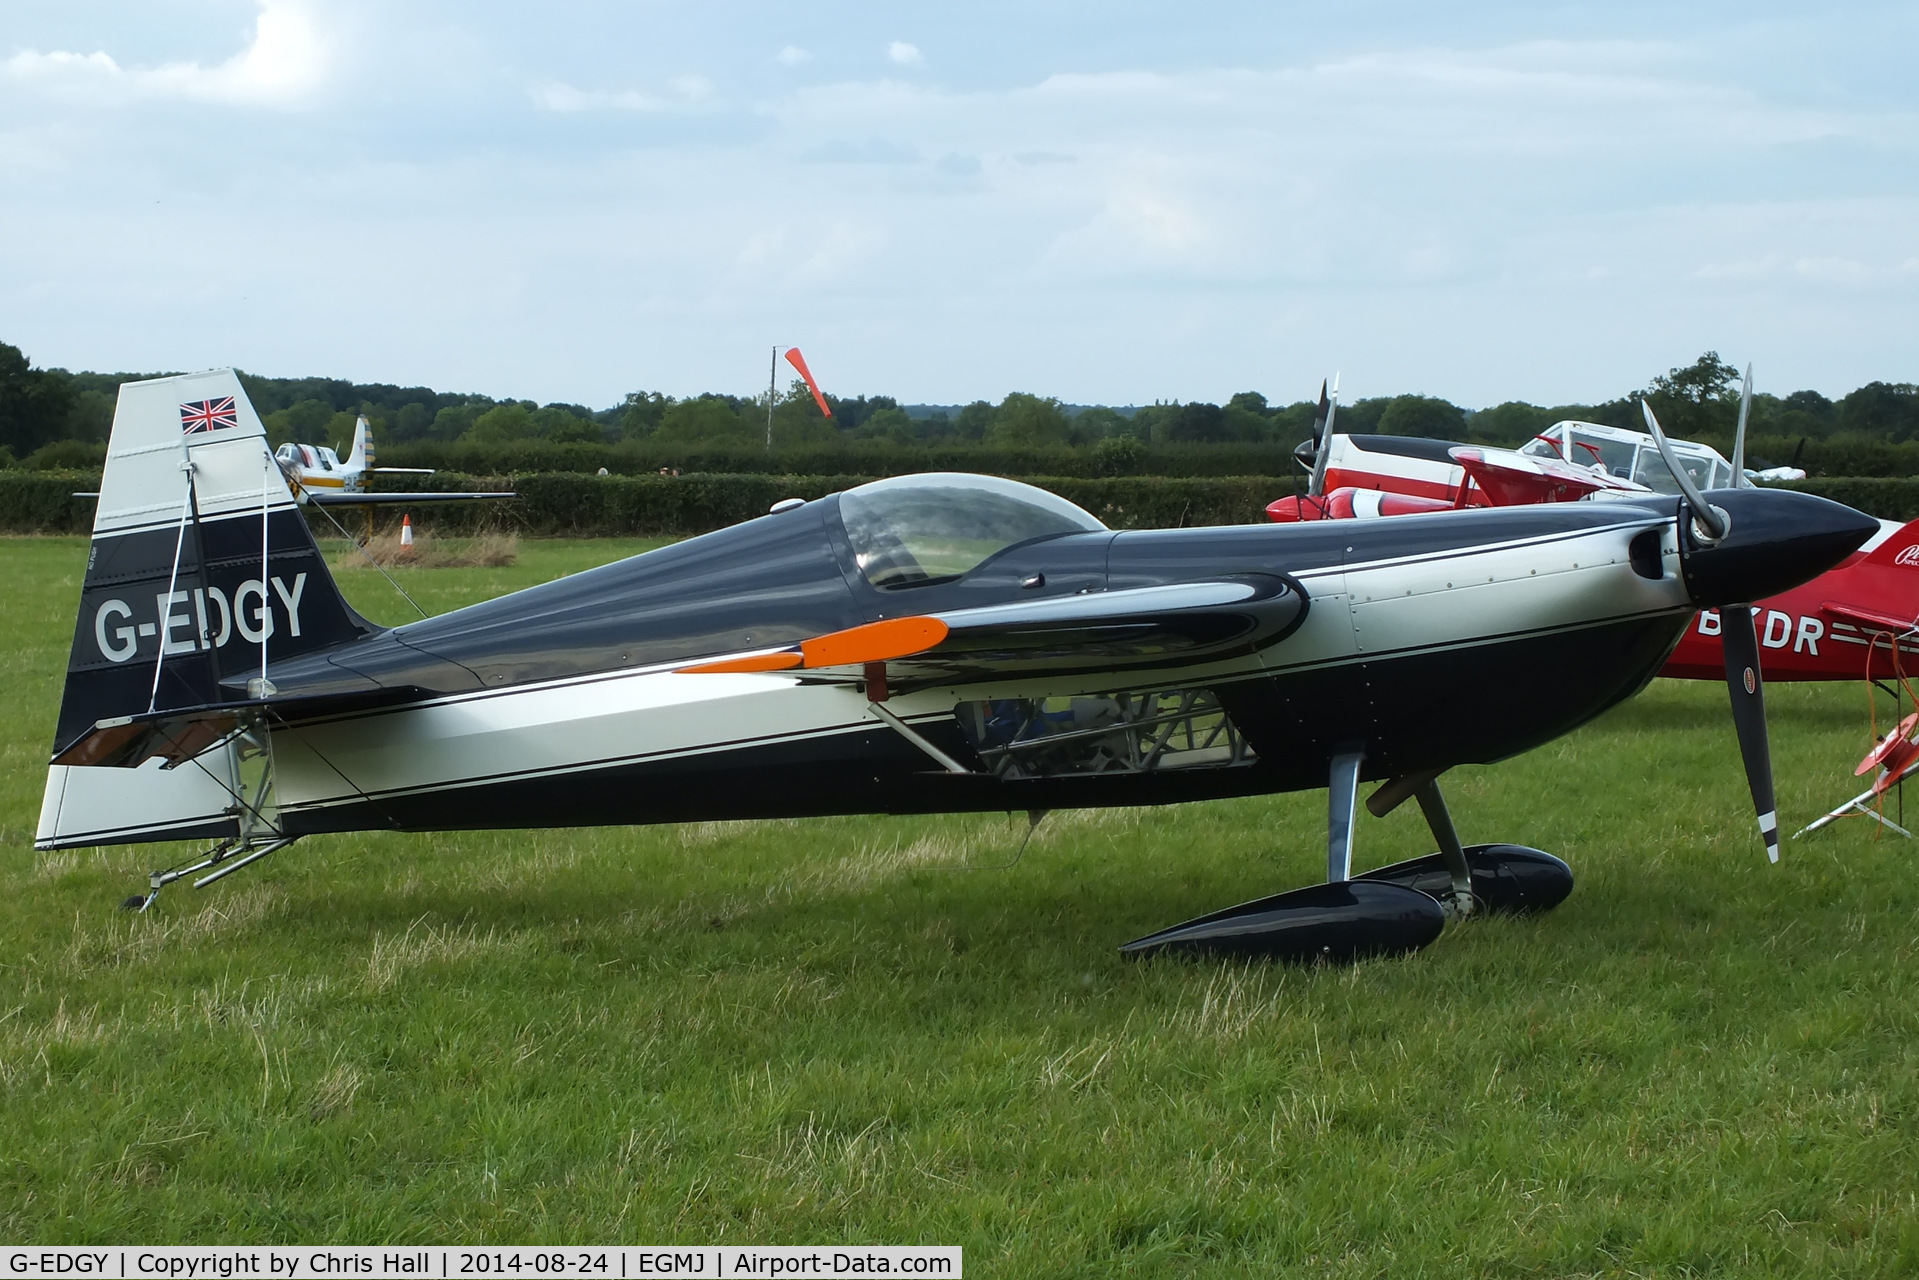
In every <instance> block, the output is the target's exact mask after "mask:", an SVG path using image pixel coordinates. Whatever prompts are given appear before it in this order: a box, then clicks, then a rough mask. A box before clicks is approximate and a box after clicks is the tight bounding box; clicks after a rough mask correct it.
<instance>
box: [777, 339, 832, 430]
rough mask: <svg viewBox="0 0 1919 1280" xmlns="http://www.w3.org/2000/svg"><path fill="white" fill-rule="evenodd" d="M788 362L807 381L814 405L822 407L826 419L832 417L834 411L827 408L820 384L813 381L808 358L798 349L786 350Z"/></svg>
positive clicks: (821, 410) (790, 348) (789, 348)
mask: <svg viewBox="0 0 1919 1280" xmlns="http://www.w3.org/2000/svg"><path fill="white" fill-rule="evenodd" d="M786 362H787V363H788V364H790V365H792V366H793V367H794V368H795V369H798V370H799V371H800V377H802V378H805V379H806V385H807V388H808V389H809V390H811V391H812V393H813V403H814V404H817V405H818V406H819V407H820V412H821V413H822V414H824V415H825V416H826V417H829V418H830V417H832V416H833V411H832V410H831V409H829V408H827V407H826V397H825V396H824V395H822V394H821V393H820V384H819V383H817V382H815V381H813V371H812V370H811V369H808V368H807V367H806V357H805V356H803V355H801V354H800V349H799V348H798V347H788V348H787V349H786Z"/></svg>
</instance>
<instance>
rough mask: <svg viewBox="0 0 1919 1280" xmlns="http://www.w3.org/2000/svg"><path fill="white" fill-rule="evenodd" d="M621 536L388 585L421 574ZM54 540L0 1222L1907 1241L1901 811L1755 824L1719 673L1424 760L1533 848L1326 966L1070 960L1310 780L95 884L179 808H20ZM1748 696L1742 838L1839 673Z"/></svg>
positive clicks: (1491, 1241) (15, 892) (1166, 906)
mask: <svg viewBox="0 0 1919 1280" xmlns="http://www.w3.org/2000/svg"><path fill="white" fill-rule="evenodd" d="M631 549H633V547H632V545H621V544H615V543H610V542H582V543H564V542H553V543H543V542H525V543H523V544H522V547H521V553H522V554H521V560H520V563H519V564H517V565H516V566H514V567H512V568H507V569H478V570H409V571H403V573H404V574H405V575H406V576H405V577H404V579H403V580H404V581H405V582H406V583H407V586H408V589H409V590H410V591H412V592H413V593H414V594H415V595H416V596H418V597H419V598H420V600H421V602H422V603H423V604H425V605H426V606H427V607H428V608H429V609H443V608H449V607H452V606H454V605H456V604H459V603H463V602H467V601H471V600H477V599H481V598H484V597H486V596H489V595H492V594H496V593H498V592H501V591H504V590H508V589H511V588H514V587H518V586H523V585H526V584H528V583H531V582H535V581H539V580H542V579H545V578H549V577H553V576H556V575H558V574H560V573H563V572H568V571H572V570H576V569H579V568H584V567H586V566H588V565H591V564H595V563H599V562H602V561H604V560H606V559H610V558H612V557H613V556H614V555H616V554H622V553H624V552H626V551H628V550H631ZM84 557H85V549H84V542H83V541H82V540H79V539H13V540H4V541H0V573H3V574H4V577H3V578H0V581H3V582H4V584H5V600H6V610H5V613H4V616H3V617H0V639H3V642H4V655H5V656H4V661H5V663H6V674H7V679H6V680H5V682H4V684H0V749H4V751H5V753H6V756H5V759H6V768H5V771H4V776H3V778H0V786H4V793H3V795H0V799H3V801H4V807H3V808H0V829H3V830H4V837H5V838H4V852H3V853H0V885H3V886H4V893H0V921H4V923H3V924H0V939H3V940H4V941H3V945H0V1240H7V1241H19V1242H52V1241H117V1242H127V1243H136V1242H139V1243H162V1242H173V1241H179V1242H238V1241H268V1240H271V1241H278V1242H288V1243H292V1242H313V1243H319V1242H327V1241H341V1242H356V1243H377V1242H389V1241H391V1242H402V1241H414V1240H435V1241H437V1240H458V1241H500V1242H512V1241H538V1242H552V1243H590V1242H611V1241H615V1240H622V1241H637V1242H646V1243H655V1242H685V1243H714V1242H742V1243H744V1242H759V1243H798V1242H892V1243H913V1242H923V1243H957V1244H961V1245H964V1246H965V1247H966V1250H967V1255H966V1261H967V1264H968V1267H969V1274H971V1275H975V1276H1021V1277H1025V1276H1031V1277H1041V1276H1059V1275H1118V1274H1121V1273H1125V1274H1128V1275H1146V1276H1157V1275H1166V1276H1175V1275H1177V1276H1187V1275H1197V1276H1218V1277H1226V1276H1235V1277H1236V1276H1245V1275H1253V1274H1298V1275H1310V1276H1373V1275H1390V1276H1402V1275H1428V1276H1450V1275H1460V1274H1492V1275H1551V1276H1558V1275H1583V1274H1594V1275H1633V1276H1645V1275H1694V1274H1708V1273H1725V1274H1740V1275H1751V1274H1777V1275H1805V1274H1814V1273H1816V1274H1832V1275H1860V1276H1865V1275H1873V1276H1882V1275H1883V1276H1894V1275H1912V1274H1914V1273H1915V1272H1916V1271H1919V1198H1916V1197H1919V1146H1916V1145H1915V1141H1914V1136H1915V1124H1916V1123H1919V990H1915V978H1916V977H1919V974H1915V968H1914V949H1915V938H1916V937H1919V877H1915V875H1914V874H1913V867H1914V859H1915V853H1916V852H1919V850H1915V848H1914V846H1913V845H1911V844H1909V843H1907V842H1906V841H1903V840H1898V839H1896V838H1887V839H1883V840H1877V839H1875V838H1874V834H1873V831H1872V830H1871V828H1870V826H1869V825H1868V824H1866V823H1864V822H1862V821H1853V822H1847V823H1842V824H1840V826H1839V827H1838V828H1837V829H1835V830H1832V831H1828V832H1824V833H1821V834H1819V835H1817V836H1814V837H1810V838H1808V839H1807V840H1803V841H1797V842H1788V843H1787V844H1786V846H1785V854H1784V858H1783V861H1782V862H1781V864H1780V865H1779V866H1777V867H1771V866H1768V865H1767V863H1766V861H1765V857H1764V854H1763V852H1762V851H1761V849H1760V846H1759V841H1758V838H1757V835H1756V833H1755V832H1754V829H1753V823H1752V817H1751V813H1750V809H1749V807H1748V801H1747V798H1746V794H1745V787H1744V781H1743V777H1742V775H1741V773H1740V769H1739V764H1738V754H1737V749H1736V747H1735V745H1734V741H1733V736H1732V730H1731V726H1730V723H1729V720H1728V716H1727V712H1726V695H1725V693H1724V691H1723V690H1722V689H1720V688H1718V687H1717V686H1713V685H1685V684H1678V683H1674V682H1669V681H1661V682H1657V683H1655V685H1654V686H1653V687H1652V689H1651V690H1649V691H1648V692H1647V693H1646V694H1645V695H1643V696H1641V697H1640V698H1639V699H1637V700H1636V701H1634V702H1632V703H1630V704H1628V705H1627V706H1625V707H1623V708H1621V709H1619V710H1617V711H1615V712H1614V713H1613V714H1611V715H1609V716H1608V717H1606V718H1605V719H1603V720H1601V721H1600V722H1598V723H1596V724H1594V725H1591V726H1589V727H1587V728H1586V729H1584V730H1582V731H1581V732H1579V733H1576V734H1574V735H1572V736H1570V737H1568V738H1565V739H1563V740H1561V741H1560V742H1558V743H1555V744H1553V745H1551V746H1549V747H1547V748H1545V749H1542V750H1540V751H1537V752H1534V753H1532V754H1531V755H1528V756H1525V757H1523V758H1521V759H1518V760H1514V761H1509V762H1507V763H1505V764H1503V765H1500V766H1497V767H1494V768H1488V769H1469V770H1461V771H1459V772H1457V773H1456V774H1454V775H1451V776H1449V779H1448V791H1449V796H1450V798H1451V800H1452V802H1453V808H1454V812H1455V816H1456V818H1457V819H1458V821H1459V824H1460V827H1461V831H1462V834H1463V835H1464V836H1465V838H1466V839H1468V840H1474V841H1480V840H1494V839H1499V840H1513V841H1517V842H1520V843H1525V844H1531V845H1536V846H1538V847H1540V848H1544V849H1547V850H1551V851H1553V852H1555V853H1558V854H1560V855H1561V856H1563V857H1565V858H1566V859H1567V860H1568V861H1569V862H1570V863H1571V864H1572V865H1573V868H1574V870H1575V872H1576V874H1577V875H1578V877H1579V885H1578V888H1577V889H1576V890H1575V891H1574V894H1573V897H1572V898H1571V899H1570V900H1569V901H1568V902H1567V903H1566V904H1565V905H1564V906H1563V907H1561V908H1560V909H1559V910H1558V911H1556V912H1554V913H1552V914H1551V915H1549V916H1547V917H1544V918H1540V919H1528V920H1515V919H1482V920H1473V921H1469V922H1467V923H1466V924H1464V925H1463V926H1458V927H1454V928H1449V929H1448V931H1447V933H1446V935H1445V936H1443V937H1442V938H1441V939H1440V940H1439V941H1438V942H1437V943H1435V944H1434V945H1433V946H1432V947H1431V948H1429V949H1428V950H1427V951H1426V952H1424V953H1423V954H1421V955H1419V956H1417V957H1414V958H1412V959H1408V960H1398V961H1383V962H1374V963H1368V964H1363V965H1360V966H1358V967H1355V968H1350V969H1328V970H1312V969H1291V968H1280V967H1271V966H1263V965H1251V966H1236V965H1226V964H1214V963H1190V962H1179V961H1155V962H1150V963H1145V964H1140V963H1127V962H1122V961H1121V960H1120V959H1119V957H1118V956H1117V955H1116V953H1115V951H1114V948H1115V946H1116V944H1118V943H1120V942H1122V941H1125V940H1126V939H1128V938H1132V937H1135V936H1137V935H1140V934H1143V933H1146V932H1149V931H1151V930H1153V929H1156V928H1158V927H1160V926H1163V925H1167V924H1171V923H1174V922H1175V921H1178V920H1181V919H1184V918H1186V917H1188V916H1191V915H1194V914H1197V913H1199V912H1202V911H1205V910H1210V909H1213V908H1216V907H1221V906H1225V905H1227V904H1230V903H1233V902H1237V901H1240V900H1243V899H1245V898H1249V897H1253V896H1256V895H1259V894H1263V893H1267V892H1272V891H1276V890H1278V889H1281V888H1291V887H1295V886H1297V885H1301V884H1305V883H1309V882H1310V881H1312V880H1313V879H1314V878H1315V876H1316V874H1320V873H1321V869H1322V868H1323V865H1324V862H1323V856H1324V855H1323V852H1322V850H1321V848H1320V842H1321V840H1322V839H1323V836H1322V831H1323V827H1324V796H1323V793H1312V794H1307V795H1300V796H1281V797H1273V798H1268V799H1251V800H1240V801H1231V802H1219V803H1210V804H1202V805H1191V806H1185V807H1180V808H1174V809H1166V810H1144V811H1130V812H1092V813H1083V814H1055V815H1053V816H1052V817H1051V818H1049V819H1048V820H1047V821H1046V823H1045V824H1044V825H1043V826H1042V827H1041V828H1040V829H1039V832H1038V834H1037V836H1036V837H1035V838H1034V839H1033V841H1032V843H1031V845H1030V846H1029V847H1028V848H1027V849H1026V851H1025V853H1024V856H1023V857H1021V858H1020V859H1019V860H1018V861H1017V862H1015V861H1014V855H1015V853H1016V851H1017V849H1018V847H1019V836H1020V834H1021V832H1022V831H1023V829H1024V818H1023V817H1021V818H1019V819H1017V820H1013V819H1009V818H1002V817H997V816H990V817H956V818H913V819H895V818H850V819H834V820H815V821H807V822H793V823H739V824H731V823H723V824H706V825H699V826H689V827H658V828H634V829H625V830H594V831H553V832H534V833H507V834H477V835H451V836H394V835H368V836H351V837H325V838H316V839H309V840H306V841H302V842H301V843H300V844H299V845H296V846H294V847H293V848H292V849H290V850H287V851H286V852H284V853H282V854H279V855H276V856H275V857H274V858H272V859H270V860H269V861H268V862H267V863H265V864H262V866H261V867H259V868H257V869H255V870H250V871H246V872H242V873H241V874H239V875H236V876H234V877H232V878H230V879H228V880H226V881H224V882H222V883H221V884H219V885H217V886H214V887H213V888H210V889H208V890H206V891H204V892H201V893H197V894H196V893H194V892H193V891H192V890H191V889H189V888H188V887H187V886H185V885H180V886H176V887H175V888H174V889H172V890H170V891H169V892H168V893H166V894H164V895H162V897H161V899H160V902H159V903H158V904H157V905H156V906H155V908H154V909H153V911H152V912H151V913H149V914H148V915H146V916H140V917H135V916H128V915H123V914H121V913H120V912H119V910H118V904H119V902H120V900H121V899H122V898H123V897H125V896H126V895H127V894H128V893H131V892H134V891H135V890H137V889H138V888H140V887H141V884H142V880H143V874H144V872H145V870H146V868H147V867H148V866H149V865H150V864H157V863H163V862H165V861H170V860H171V858H172V856H174V854H173V851H168V850H155V849H151V848H148V849H136V848H114V849H108V850H105V851H101V852H91V851H81V852H77V853H58V854H36V853H34V852H33V851H32V849H31V848H30V844H31V836H32V830H33V824H34V820H35V816H36V814H37V812H38V808H39V801H40V790H41V784H42V780H43V777H44V763H45V757H46V751H47V747H48V741H49V735H50V733H51V726H52V724H53V716H54V711H55V708H56V704H57V700H58V694H59V682H60V676H61V672H62V671H63V669H64V664H65V661H66V653H67V646H68V644H69V641H70V639H71V636H72V632H73V610H74V607H75V601H76V599H77V597H78V591H79V574H80V571H81V568H82V565H83V562H84ZM341 579H342V581H343V583H344V584H345V587H346V589H347V590H348V592H349V593H350V594H351V595H352V596H353V598H354V600H355V602H356V603H357V604H359V605H360V606H361V607H362V608H363V609H364V610H365V611H366V612H368V613H369V614H371V615H373V616H376V617H378V618H380V619H381V620H383V621H389V622H397V621H402V620H404V619H405V618H406V617H407V616H409V615H410V614H411V610H409V609H408V608H407V607H406V605H405V604H404V602H401V601H398V599H397V597H394V596H393V593H392V591H391V589H390V588H389V587H387V586H386V584H385V583H384V582H382V581H381V580H380V578H379V576H378V575H377V574H374V573H373V572H372V571H370V570H369V571H366V572H363V573H343V574H342V575H341ZM1517 678H1527V679H1534V678H1536V679H1537V680H1538V683H1539V693H1540V696H1541V697H1550V696H1552V688H1553V684H1554V682H1555V681H1557V680H1561V679H1574V680H1576V679H1577V678H1578V673H1577V672H1576V671H1574V672H1540V673H1519V674H1518V676H1517ZM1768 696H1769V701H1770V704H1771V710H1772V726H1773V743H1774V751H1775V757H1776V762H1777V770H1778V775H1779V779H1780V809H1781V811H1782V814H1783V818H1782V821H1783V823H1784V824H1785V828H1786V830H1788V831H1791V830H1796V829H1797V828H1798V827H1799V826H1802V825H1804V823H1805V821H1806V820H1807V819H1808V818H1810V817H1811V816H1813V815H1814V814H1816V813H1818V812H1820V811H1822V810H1824V809H1826V808H1828V807H1829V806H1830V805H1832V804H1834V803H1837V802H1838V801H1839V800H1840V799H1842V798H1844V796H1846V795H1848V794H1850V793H1851V790H1852V788H1853V785H1854V783H1853V779H1852V778H1851V776H1850V770H1851V767H1852V765H1853V764H1854V763H1855V762H1856V761H1857V760H1858V758H1859V757H1860V755H1861V754H1862V753H1863V751H1864V749H1865V747H1866V745H1867V743H1866V725H1865V699H1864V696H1863V694H1862V693H1861V692H1860V690H1859V689H1858V688H1857V687H1854V686H1844V687H1825V688H1818V687H1806V686H1798V687H1793V686H1780V687H1775V688H1774V689H1771V690H1769V691H1768ZM1459 714H1460V715H1461V716H1470V715H1471V714H1473V706H1472V702H1471V699H1470V694H1469V691H1462V695H1461V700H1460V704H1459ZM1362 823H1363V824H1364V825H1362V827H1361V829H1360V854H1361V860H1362V861H1363V862H1364V863H1366V864H1367V865H1373V864H1376V863H1379V862H1384V861H1388V860H1391V859H1396V858H1400V857H1405V856H1410V855H1412V854H1415V853H1420V852H1425V851H1427V848H1428V846H1427V843H1426V840H1427V838H1426V836H1425V834H1424V832H1423V829H1422V828H1421V826H1420V824H1419V819H1418V816H1417V810H1416V807H1415V806H1412V805H1407V806H1404V807H1403V808H1402V810H1401V811H1400V812H1398V813H1395V814H1394V815H1393V816H1392V817H1391V818H1389V819H1387V820H1384V821H1375V820H1372V819H1371V818H1366V817H1362ZM1009 864H1011V865H1009Z"/></svg>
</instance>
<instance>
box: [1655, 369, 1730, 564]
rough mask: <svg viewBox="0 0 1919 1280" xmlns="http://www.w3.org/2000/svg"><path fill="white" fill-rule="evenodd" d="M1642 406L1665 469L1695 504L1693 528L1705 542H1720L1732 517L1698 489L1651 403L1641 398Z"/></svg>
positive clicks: (1689, 501) (1691, 502) (1690, 502)
mask: <svg viewBox="0 0 1919 1280" xmlns="http://www.w3.org/2000/svg"><path fill="white" fill-rule="evenodd" d="M1639 408H1640V409H1641V411H1643V412H1644V413H1645V415H1646V426H1647V428H1648V429H1649V430H1651V432H1652V442H1653V443H1654V444H1655V445H1657V446H1659V456H1660V457H1661V458H1662V459H1664V460H1665V463H1666V470H1668V471H1670V472H1672V478H1673V482H1674V483H1675V484H1677V485H1678V486H1679V492H1681V493H1683V494H1685V495H1686V501H1687V503H1688V504H1690V505H1691V507H1692V523H1693V527H1694V529H1696V530H1697V531H1698V532H1699V533H1701V534H1703V535H1704V540H1705V541H1707V542H1718V541H1719V540H1720V539H1722V538H1724V537H1725V536H1726V535H1727V534H1728V533H1731V532H1732V517H1730V516H1728V515H1727V514H1726V513H1725V512H1724V511H1721V510H1720V509H1719V508H1718V507H1715V506H1713V505H1712V503H1710V502H1707V501H1706V495H1705V494H1703V493H1701V492H1699V486H1698V485H1696V484H1694V483H1693V482H1692V477H1691V476H1690V475H1688V474H1686V469H1685V468H1684V467H1682V466H1680V465H1679V458H1678V456H1677V455H1675V454H1674V453H1673V451H1672V441H1670V440H1668V439H1666V433H1665V432H1663V431H1661V430H1660V429H1659V419H1657V418H1655V417H1653V416H1652V405H1651V404H1649V403H1647V402H1646V401H1644V400H1641V401H1640V402H1639Z"/></svg>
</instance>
